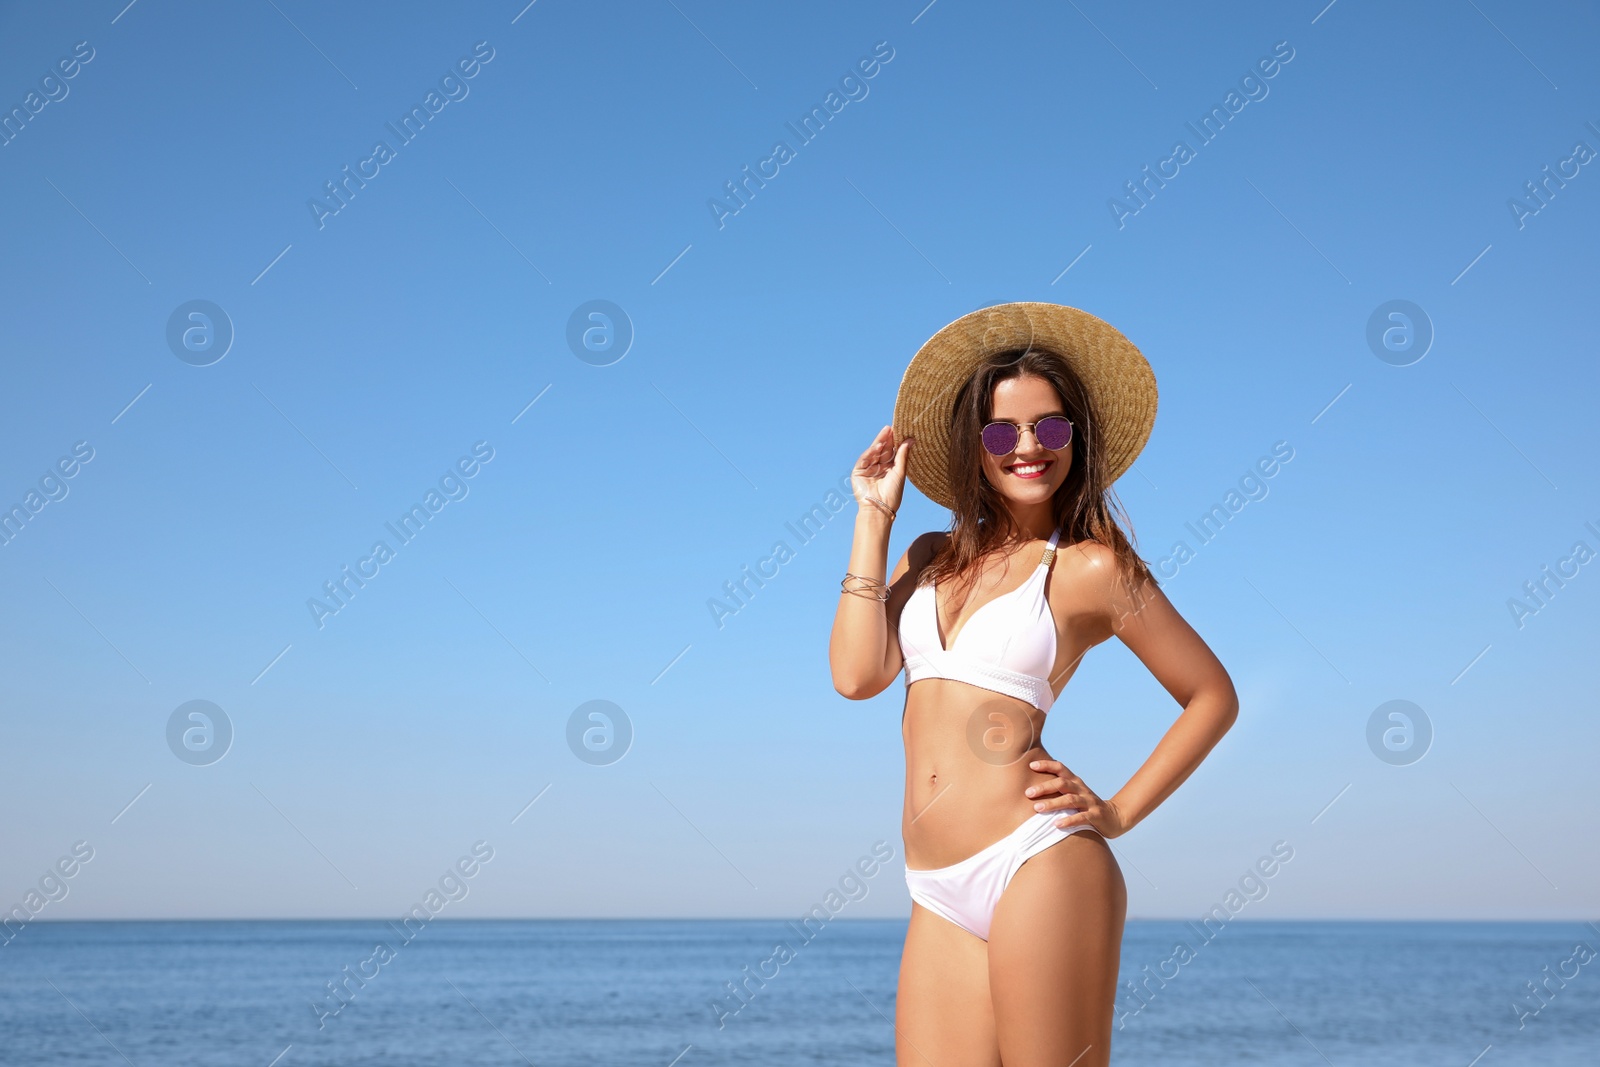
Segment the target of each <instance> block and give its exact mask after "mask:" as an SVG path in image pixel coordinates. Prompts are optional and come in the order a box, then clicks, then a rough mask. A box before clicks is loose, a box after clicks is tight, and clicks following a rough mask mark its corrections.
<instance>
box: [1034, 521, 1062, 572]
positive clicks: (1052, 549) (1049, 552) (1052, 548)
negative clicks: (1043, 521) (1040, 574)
mask: <svg viewBox="0 0 1600 1067" xmlns="http://www.w3.org/2000/svg"><path fill="white" fill-rule="evenodd" d="M1060 540H1061V529H1060V527H1057V528H1056V532H1055V533H1053V534H1051V535H1050V544H1048V545H1047V546H1045V550H1044V555H1043V556H1041V557H1040V559H1039V566H1041V567H1048V566H1050V561H1051V560H1053V559H1055V558H1056V542H1057V541H1060Z"/></svg>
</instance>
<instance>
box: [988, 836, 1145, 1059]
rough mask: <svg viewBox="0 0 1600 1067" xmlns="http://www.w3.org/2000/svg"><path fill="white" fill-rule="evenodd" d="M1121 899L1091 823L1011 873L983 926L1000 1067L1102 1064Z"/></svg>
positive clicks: (1117, 879)
mask: <svg viewBox="0 0 1600 1067" xmlns="http://www.w3.org/2000/svg"><path fill="white" fill-rule="evenodd" d="M1127 906H1128V897H1127V889H1126V886H1125V885H1124V884H1123V881H1122V871H1121V869H1120V868H1118V866H1117V861H1116V858H1115V857H1114V856H1112V855H1111V848H1110V846H1109V845H1107V844H1106V842H1105V838H1103V837H1101V836H1100V835H1099V834H1097V833H1094V832H1093V831H1090V830H1085V831H1080V832H1079V833H1075V834H1073V835H1072V836H1071V837H1068V838H1066V839H1064V840H1062V841H1060V842H1058V843H1057V844H1054V845H1051V846H1050V847H1049V848H1047V849H1045V850H1044V851H1043V852H1041V853H1039V854H1038V855H1037V856H1034V857H1033V858H1032V859H1030V860H1028V861H1027V862H1026V863H1024V864H1023V865H1022V867H1021V869H1020V870H1018V871H1017V873H1016V875H1015V876H1014V877H1013V878H1012V879H1011V883H1010V884H1009V885H1007V886H1006V891H1005V892H1004V893H1003V894H1001V896H1000V904H999V906H998V907H996V908H995V913H994V923H993V925H992V926H991V927H990V929H989V988H990V991H991V995H992V998H993V1010H994V1016H995V1033H996V1040H997V1044H998V1046H999V1048H1000V1055H1001V1057H1002V1058H1003V1059H1004V1060H1005V1063H1006V1067H1045V1065H1049V1067H1068V1065H1069V1064H1070V1065H1071V1067H1099V1065H1102V1064H1106V1063H1109V1062H1110V1058H1111V1024H1112V1013H1113V1011H1114V1009H1115V1003H1116V996H1117V964H1118V961H1119V959H1120V957H1121V954H1122V923H1123V919H1124V918H1125V917H1126V915H1127Z"/></svg>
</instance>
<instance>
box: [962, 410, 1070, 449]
mask: <svg viewBox="0 0 1600 1067" xmlns="http://www.w3.org/2000/svg"><path fill="white" fill-rule="evenodd" d="M1025 429H1031V430H1032V431H1033V437H1034V440H1036V441H1038V442H1039V447H1041V448H1047V449H1049V450H1050V451H1052V452H1059V451H1061V449H1063V448H1066V447H1067V445H1068V444H1070V443H1071V441H1072V420H1071V419H1069V418H1067V417H1066V416H1065V415H1050V416H1047V417H1046V418H1042V419H1040V420H1039V421H1038V422H1025V423H1023V424H1022V425H1020V426H1019V425H1017V424H1016V423H1014V422H991V423H989V425H987V426H985V427H984V428H983V434H982V437H983V447H984V449H985V450H986V451H987V452H988V453H989V454H990V455H991V456H1008V455H1010V454H1011V453H1013V452H1015V451H1016V450H1017V445H1018V443H1019V442H1021V440H1022V431H1023V430H1025Z"/></svg>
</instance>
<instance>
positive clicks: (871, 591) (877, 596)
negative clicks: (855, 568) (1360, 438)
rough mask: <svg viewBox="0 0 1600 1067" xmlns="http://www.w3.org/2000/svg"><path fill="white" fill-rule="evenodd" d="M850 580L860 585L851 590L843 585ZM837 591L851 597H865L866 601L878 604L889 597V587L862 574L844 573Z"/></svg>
mask: <svg viewBox="0 0 1600 1067" xmlns="http://www.w3.org/2000/svg"><path fill="white" fill-rule="evenodd" d="M851 579H854V580H855V581H857V582H860V583H862V584H861V585H859V586H857V587H856V588H854V589H852V588H850V587H849V586H848V585H846V584H845V583H846V582H848V581H850V580H851ZM839 589H840V590H841V591H842V592H845V593H849V594H851V595H852V596H859V597H865V598H866V599H868V600H876V601H878V602H879V603H880V604H881V603H883V602H884V601H886V600H888V599H889V596H890V591H889V586H888V585H887V584H885V583H884V582H881V581H879V580H878V579H877V578H868V577H867V576H866V575H864V574H849V573H846V574H845V576H844V577H843V578H842V579H840V581H839Z"/></svg>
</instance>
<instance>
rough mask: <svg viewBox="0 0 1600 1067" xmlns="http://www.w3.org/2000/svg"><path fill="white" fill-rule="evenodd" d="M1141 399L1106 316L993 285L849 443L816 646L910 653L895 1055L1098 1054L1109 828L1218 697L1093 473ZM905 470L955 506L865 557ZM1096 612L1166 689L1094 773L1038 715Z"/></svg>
mask: <svg viewBox="0 0 1600 1067" xmlns="http://www.w3.org/2000/svg"><path fill="white" fill-rule="evenodd" d="M1155 406H1156V387H1155V377H1154V375H1153V374H1152V373H1151V371H1150V367H1149V364H1148V363H1146V362H1145V360H1144V357H1143V356H1141V355H1140V354H1139V351H1138V349H1136V348H1135V347H1134V346H1133V344H1132V343H1130V342H1129V341H1128V340H1127V338H1125V337H1123V336H1122V334H1121V333H1119V332H1118V331H1117V330H1115V329H1114V328H1112V327H1111V326H1110V325H1108V324H1107V323H1105V322H1102V321H1101V320H1100V319H1097V318H1095V317H1094V316H1093V315H1089V314H1087V313H1085V312H1082V311H1078V310H1077V309H1074V308H1067V307H1061V306H1058V305H1054V304H1039V303H1014V304H1001V305H999V306H997V307H992V308H985V309H983V310H980V311H975V312H973V313H971V314H969V315H965V316H963V317H962V318H960V319H957V320H956V321H955V322H953V323H951V324H950V325H949V326H946V327H945V328H944V329H943V330H940V331H939V332H938V333H937V334H935V335H934V336H933V338H932V339H930V340H929V341H928V343H927V344H925V345H924V346H923V347H922V349H921V350H920V351H918V353H917V355H916V357H915V358H913V360H912V361H911V365H910V367H908V368H907V371H906V375H905V378H904V380H903V381H902V382H901V386H900V395H899V397H898V399H897V400H896V403H895V425H894V426H893V427H889V426H886V427H884V428H883V430H882V431H881V432H880V433H879V434H878V436H877V438H876V439H875V440H874V441H873V442H872V445H871V447H869V448H868V449H867V450H866V451H865V452H864V453H862V455H861V459H860V460H859V461H858V462H857V464H856V467H855V471H854V474H853V475H852V487H853V489H854V492H855V496H856V500H857V502H858V504H859V505H860V508H859V510H858V512H857V515H856V526H855V539H854V542H853V544H852V546H851V552H850V567H849V572H848V574H847V576H846V578H845V579H844V582H843V583H842V588H843V593H842V594H841V596H840V600H839V607H838V613H837V615H836V616H835V618H834V625H833V634H832V638H831V641H830V645H829V661H830V665H831V667H832V671H833V681H834V686H835V688H837V689H838V691H839V692H840V693H841V694H843V695H844V696H846V697H849V698H851V699H855V700H864V699H867V698H868V697H872V696H875V695H877V694H878V693H881V692H882V691H883V690H884V689H886V688H887V687H888V686H889V685H890V684H891V683H892V682H893V681H894V678H895V676H896V675H897V674H898V673H899V672H900V670H901V669H902V667H903V668H904V669H905V671H906V705H905V713H904V716H903V718H902V721H901V733H902V735H903V737H904V740H905V747H906V795H905V809H904V814H903V817H902V823H901V831H902V833H903V835H904V838H905V858H906V882H907V885H908V886H909V887H910V889H911V895H912V900H913V903H912V908H911V922H910V925H909V926H908V928H907V931H906V943H905V949H904V953H903V955H902V957H901V962H900V985H899V995H898V1001H897V1006H896V1012H895V1014H896V1021H895V1029H896V1032H897V1040H896V1049H897V1062H898V1063H899V1064H902V1065H908V1067H909V1065H913V1064H915V1065H918V1067H926V1065H933V1067H945V1065H947V1064H948V1065H959V1067H975V1065H980V1064H986V1065H987V1064H1000V1063H1002V1062H1003V1063H1004V1064H1005V1067H1035V1065H1045V1064H1049V1065H1052V1067H1068V1065H1073V1067H1092V1065H1094V1064H1105V1063H1107V1062H1109V1059H1110V1051H1111V1031H1112V1014H1113V1002H1114V1000H1115V997H1116V989H1117V966H1118V960H1119V958H1120V953H1121V942H1122V924H1123V918H1124V915H1125V912H1126V901H1127V896H1126V891H1125V887H1124V884H1123V880H1122V873H1121V871H1120V870H1119V868H1118V867H1117V863H1116V860H1115V859H1114V858H1113V856H1112V854H1111V850H1110V848H1109V846H1108V845H1107V844H1106V842H1107V840H1108V839H1110V838H1113V837H1118V836H1120V835H1122V834H1124V833H1126V832H1127V831H1128V830H1130V829H1132V828H1133V827H1134V826H1135V825H1137V824H1138V823H1139V821H1140V820H1142V819H1144V818H1145V817H1146V816H1147V815H1149V814H1150V812H1151V811H1152V810H1154V808H1155V807H1156V805H1158V804H1160V803H1161V802H1162V801H1163V800H1165V799H1166V798H1167V797H1168V796H1169V795H1171V793H1172V792H1173V790H1175V789H1176V788H1177V787H1178V786H1179V785H1180V784H1181V783H1182V782H1183V781H1184V779H1186V778H1187V777H1188V776H1189V775H1190V774H1191V773H1192V772H1193V771H1194V769H1195V768H1196V767H1197V766H1198V765H1199V764H1200V761H1201V760H1202V759H1204V758H1205V755H1206V753H1208V752H1209V751H1210V750H1211V748H1212V747H1213V746H1214V745H1215V744H1216V743H1217V741H1218V740H1219V739H1220V738H1221V737H1222V735H1223V734H1224V733H1226V732H1227V730H1228V728H1229V726H1231V725H1232V724H1233V721H1234V718H1235V716H1236V715H1237V713H1238V698H1237V696H1236V695H1235V693H1234V689H1233V683H1232V681H1231V680H1230V679H1229V677H1228V674H1227V671H1225V670H1224V669H1223V667H1222V664H1221V663H1219V662H1218V661H1217V658H1216V656H1215V655H1213V654H1212V652H1211V650H1210V649H1209V648H1208V647H1206V644H1205V642H1204V641H1202V640H1201V639H1200V637H1199V636H1198V635H1197V634H1196V633H1195V632H1194V630H1192V629H1191V628H1190V627H1189V625H1188V623H1186V622H1185V621H1184V620H1183V618H1182V617H1181V616H1179V614H1178V613H1177V611H1176V610H1175V609H1174V608H1173V606H1172V604H1171V603H1170V602H1169V601H1168V600H1167V598H1166V597H1165V595H1163V594H1162V592H1161V591H1160V590H1159V589H1158V588H1157V587H1156V584H1155V580H1154V578H1153V576H1152V575H1151V574H1150V571H1149V568H1148V567H1147V566H1146V565H1145V563H1144V562H1143V561H1142V560H1141V559H1140V558H1139V557H1138V555H1137V554H1136V553H1135V551H1134V548H1133V545H1132V544H1131V542H1130V540H1129V538H1128V536H1127V535H1125V534H1124V533H1123V531H1122V529H1121V528H1120V526H1119V523H1118V521H1117V518H1116V515H1117V514H1119V513H1120V509H1119V508H1118V507H1117V505H1116V504H1115V502H1114V497H1112V495H1111V492H1110V486H1111V483H1112V482H1113V481H1115V480H1116V478H1117V477H1118V476H1119V475H1121V474H1122V473H1123V472H1124V471H1126V470H1127V469H1128V467H1130V466H1131V465H1132V463H1133V460H1134V457H1135V456H1137V455H1138V453H1139V451H1140V449H1142V448H1143V447H1144V443H1145V441H1146V440H1148V438H1149V435H1150V430H1151V428H1152V426H1153V425H1154V422H1155ZM908 475H909V477H910V479H911V481H912V483H913V484H914V485H916V486H917V487H918V488H919V489H921V490H922V491H923V492H924V493H925V494H926V495H927V496H929V497H930V498H931V499H933V500H934V501H935V502H937V503H939V504H941V505H943V506H945V507H948V508H950V509H951V511H952V512H953V518H952V524H951V530H950V532H949V533H925V534H922V535H921V536H919V537H917V538H916V539H915V540H914V541H913V542H912V543H911V546H910V547H909V548H908V549H907V550H906V553H905V555H903V556H902V557H901V558H900V561H899V563H897V564H896V565H895V568H894V572H893V574H892V576H891V577H890V578H889V580H888V581H885V580H884V571H885V564H886V562H887V553H888V541H889V531H890V526H891V523H892V522H893V520H894V517H895V512H896V510H897V509H898V508H899V506H900V498H901V493H902V490H903V488H904V485H905V480H906V478H907V476H908ZM1112 636H1116V637H1118V638H1120V639H1121V640H1122V642H1123V643H1124V644H1125V645H1127V647H1128V648H1129V649H1131V650H1132V651H1133V653H1134V655H1136V656H1138V657H1139V659H1140V660H1141V661H1142V662H1143V663H1144V665H1145V666H1146V667H1147V668H1149V670H1150V672H1151V673H1152V674H1153V675H1154V676H1155V678H1156V679H1157V680H1158V681H1159V682H1160V683H1161V684H1162V686H1163V687H1164V688H1165V689H1166V690H1167V692H1169V693H1171V694H1172V696H1173V698H1174V699H1176V700H1177V701H1178V703H1179V704H1180V705H1181V706H1182V708H1183V711H1182V713H1181V714H1180V715H1179V716H1178V718H1177V721H1176V722H1175V723H1174V724H1173V725H1172V727H1171V728H1170V729H1169V730H1168V731H1167V733H1166V735H1165V736H1164V737H1163V738H1162V740H1161V742H1160V743H1159V744H1158V745H1157V746H1156V748H1155V751H1154V752H1153V753H1152V754H1151V755H1150V757H1149V758H1148V759H1147V760H1146V761H1145V762H1144V764H1143V765H1142V766H1141V767H1140V768H1139V770H1138V771H1137V772H1136V773H1135V774H1134V775H1133V777H1132V778H1130V779H1129V780H1128V782H1127V783H1126V784H1125V785H1123V787H1122V788H1121V789H1120V790H1118V791H1117V792H1116V793H1115V794H1114V795H1112V796H1109V797H1104V798H1103V797H1102V796H1101V795H1100V794H1098V793H1096V792H1095V791H1094V790H1093V789H1091V788H1090V787H1089V785H1088V784H1086V783H1085V782H1084V781H1083V779H1081V778H1079V777H1078V776H1077V775H1076V774H1074V773H1073V772H1072V770H1071V769H1070V768H1069V767H1068V766H1067V765H1064V764H1062V763H1060V762H1058V761H1057V760H1055V759H1053V758H1051V756H1050V754H1049V753H1048V752H1047V751H1045V749H1044V747H1043V746H1042V745H1041V744H1040V743H1039V733H1040V730H1041V728H1042V727H1043V725H1044V719H1045V713H1046V712H1047V711H1049V709H1050V706H1051V704H1052V703H1053V702H1054V701H1055V700H1056V698H1057V697H1058V696H1059V694H1060V691H1061V689H1062V688H1063V687H1064V686H1065V684H1066V682H1067V680H1068V679H1069V678H1070V677H1071V676H1072V674H1073V671H1074V670H1075V669H1076V668H1077V665H1078V662H1079V661H1080V660H1081V659H1082V658H1083V656H1084V653H1086V652H1087V651H1088V650H1089V649H1090V648H1092V647H1094V646H1095V645H1097V644H1099V643H1100V642H1102V641H1105V640H1106V639H1108V638H1110V637H1112Z"/></svg>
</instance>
